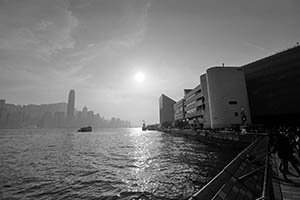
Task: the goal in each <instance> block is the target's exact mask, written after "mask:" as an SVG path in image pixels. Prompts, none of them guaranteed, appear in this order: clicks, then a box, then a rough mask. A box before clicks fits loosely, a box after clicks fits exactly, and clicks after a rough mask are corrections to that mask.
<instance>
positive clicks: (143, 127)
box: [142, 121, 147, 131]
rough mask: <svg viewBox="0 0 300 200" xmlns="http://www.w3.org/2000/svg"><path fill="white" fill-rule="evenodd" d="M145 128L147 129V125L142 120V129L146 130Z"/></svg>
mask: <svg viewBox="0 0 300 200" xmlns="http://www.w3.org/2000/svg"><path fill="white" fill-rule="evenodd" d="M146 130H147V127H146V125H145V121H143V126H142V131H146Z"/></svg>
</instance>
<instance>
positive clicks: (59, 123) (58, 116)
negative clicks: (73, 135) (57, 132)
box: [54, 111, 65, 128]
mask: <svg viewBox="0 0 300 200" xmlns="http://www.w3.org/2000/svg"><path fill="white" fill-rule="evenodd" d="M64 121H65V112H58V111H57V112H55V113H54V127H55V128H61V127H63V126H64Z"/></svg>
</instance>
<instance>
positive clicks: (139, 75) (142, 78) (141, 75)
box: [134, 72, 145, 83]
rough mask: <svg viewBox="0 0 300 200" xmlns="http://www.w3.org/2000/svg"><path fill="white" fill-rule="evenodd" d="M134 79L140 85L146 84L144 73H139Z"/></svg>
mask: <svg viewBox="0 0 300 200" xmlns="http://www.w3.org/2000/svg"><path fill="white" fill-rule="evenodd" d="M134 79H135V80H136V81H137V82H139V83H141V82H144V80H145V74H144V73H142V72H138V73H136V74H135V76H134Z"/></svg>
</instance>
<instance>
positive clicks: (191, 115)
mask: <svg viewBox="0 0 300 200" xmlns="http://www.w3.org/2000/svg"><path fill="white" fill-rule="evenodd" d="M203 100H204V99H203V96H202V90H201V85H200V84H199V85H197V86H196V87H195V88H194V89H192V90H185V95H184V111H185V119H186V120H187V121H188V123H189V124H190V125H191V126H192V127H193V128H202V127H203V114H204V113H203V112H204V101H203Z"/></svg>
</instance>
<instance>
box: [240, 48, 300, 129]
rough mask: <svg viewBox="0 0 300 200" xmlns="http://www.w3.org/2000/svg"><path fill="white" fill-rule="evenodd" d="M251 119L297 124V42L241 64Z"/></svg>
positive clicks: (299, 50)
mask: <svg viewBox="0 0 300 200" xmlns="http://www.w3.org/2000/svg"><path fill="white" fill-rule="evenodd" d="M242 69H243V71H244V74H245V77H246V83H247V90H248V96H249V103H250V108H251V115H252V119H253V122H254V123H256V124H258V123H259V124H270V125H278V124H283V125H299V119H300V106H299V102H300V87H299V85H300V78H299V77H300V46H296V47H294V48H291V49H288V50H285V51H283V52H280V53H277V54H275V55H272V56H269V57H266V58H263V59H260V60H258V61H255V62H253V63H250V64H247V65H244V66H242Z"/></svg>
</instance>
